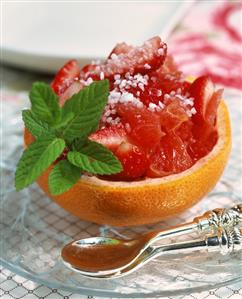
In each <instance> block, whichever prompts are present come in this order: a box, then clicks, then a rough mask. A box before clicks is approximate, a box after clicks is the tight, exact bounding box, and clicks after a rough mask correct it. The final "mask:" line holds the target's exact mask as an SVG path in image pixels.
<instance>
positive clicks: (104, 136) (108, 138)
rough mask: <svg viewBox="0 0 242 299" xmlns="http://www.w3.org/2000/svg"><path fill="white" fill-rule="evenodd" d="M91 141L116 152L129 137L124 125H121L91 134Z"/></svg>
mask: <svg viewBox="0 0 242 299" xmlns="http://www.w3.org/2000/svg"><path fill="white" fill-rule="evenodd" d="M89 139H90V140H92V141H96V142H98V143H101V144H102V145H104V146H106V147H107V148H109V149H110V150H112V151H115V150H116V149H117V148H118V146H119V145H120V144H121V143H122V142H124V141H126V140H127V136H126V131H125V129H124V127H123V125H122V124H119V125H115V126H110V127H106V128H103V129H100V130H98V131H96V132H95V133H93V134H91V135H90V136H89Z"/></svg>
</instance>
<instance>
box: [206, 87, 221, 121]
mask: <svg viewBox="0 0 242 299" xmlns="http://www.w3.org/2000/svg"><path fill="white" fill-rule="evenodd" d="M222 94H223V89H218V90H217V91H215V92H214V94H213V95H212V97H211V99H210V101H209V102H208V105H207V108H206V112H205V119H206V121H207V122H208V123H209V124H211V125H212V126H214V125H215V122H216V116H217V110H218V105H219V103H220V100H221V99H222Z"/></svg>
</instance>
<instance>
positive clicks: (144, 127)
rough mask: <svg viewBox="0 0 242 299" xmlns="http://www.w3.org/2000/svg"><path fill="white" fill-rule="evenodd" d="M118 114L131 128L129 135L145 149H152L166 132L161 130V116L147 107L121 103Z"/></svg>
mask: <svg viewBox="0 0 242 299" xmlns="http://www.w3.org/2000/svg"><path fill="white" fill-rule="evenodd" d="M117 112H118V115H119V116H120V117H121V119H122V122H123V123H126V124H127V125H128V127H130V130H129V131H128V136H129V137H130V138H131V140H132V142H133V143H134V144H136V145H137V146H139V147H140V148H142V149H143V150H145V151H152V150H153V149H154V148H155V147H156V146H157V145H158V144H159V143H160V139H161V137H162V136H163V135H164V133H163V132H162V130H161V125H160V118H159V116H158V115H156V114H155V113H153V112H151V111H149V110H148V109H147V108H146V107H143V108H138V107H136V106H134V105H132V104H124V105H122V104H120V105H118V107H117Z"/></svg>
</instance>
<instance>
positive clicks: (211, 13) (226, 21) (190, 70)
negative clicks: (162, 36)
mask: <svg viewBox="0 0 242 299" xmlns="http://www.w3.org/2000/svg"><path fill="white" fill-rule="evenodd" d="M241 13H242V2H231V1H229V2H227V1H224V2H223V1H211V2H210V1H209V2H208V1H206V2H202V1H201V2H197V3H196V4H195V5H194V7H192V9H191V10H190V11H189V13H188V14H187V15H186V16H185V18H184V20H183V21H182V23H181V24H180V26H179V27H178V29H177V30H176V31H175V32H174V33H173V34H172V35H171V37H170V40H169V41H168V45H169V48H168V51H169V53H171V54H173V55H174V58H175V61H176V62H177V64H178V65H179V67H180V68H181V70H183V71H184V73H185V74H186V75H194V76H199V75H204V74H207V75H210V76H211V78H212V79H213V81H214V82H215V83H218V84H220V85H223V86H228V87H232V88H236V89H240V90H242V32H241V30H242V26H241V22H242V15H241Z"/></svg>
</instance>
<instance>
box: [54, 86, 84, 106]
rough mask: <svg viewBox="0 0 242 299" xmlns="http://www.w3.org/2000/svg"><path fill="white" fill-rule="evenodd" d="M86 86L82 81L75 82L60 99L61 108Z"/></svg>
mask: <svg viewBox="0 0 242 299" xmlns="http://www.w3.org/2000/svg"><path fill="white" fill-rule="evenodd" d="M83 87H84V85H83V84H82V83H81V82H80V81H74V82H73V83H72V84H71V85H70V86H69V87H68V88H67V89H66V90H65V91H64V93H62V94H61V96H60V98H59V104H60V106H63V105H64V104H65V102H66V101H67V100H68V99H70V98H71V97H72V96H73V95H74V94H75V93H78V92H79V91H80V90H81V89H82V88H83Z"/></svg>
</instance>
